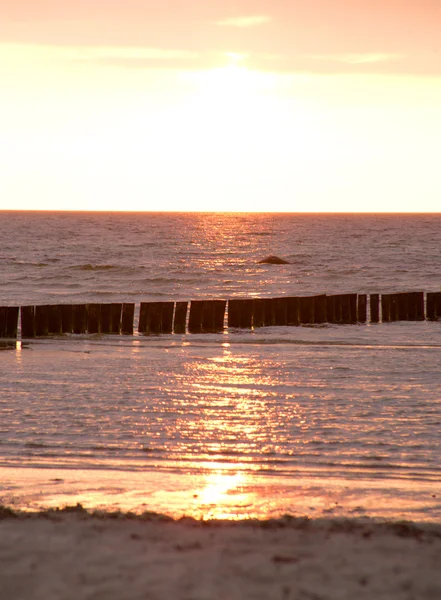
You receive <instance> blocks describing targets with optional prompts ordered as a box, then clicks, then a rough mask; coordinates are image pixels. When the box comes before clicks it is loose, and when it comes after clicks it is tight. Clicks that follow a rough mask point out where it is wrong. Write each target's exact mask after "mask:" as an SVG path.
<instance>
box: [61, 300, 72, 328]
mask: <svg viewBox="0 0 441 600" xmlns="http://www.w3.org/2000/svg"><path fill="white" fill-rule="evenodd" d="M73 313H74V310H73V306H72V305H71V304H63V305H62V306H61V332H62V333H72V332H73Z"/></svg>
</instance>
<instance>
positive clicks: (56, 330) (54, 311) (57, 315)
mask: <svg viewBox="0 0 441 600" xmlns="http://www.w3.org/2000/svg"><path fill="white" fill-rule="evenodd" d="M47 322H48V332H49V333H50V334H55V335H60V334H61V333H63V327H62V319H61V306H59V305H57V304H54V305H51V306H48V313H47Z"/></svg>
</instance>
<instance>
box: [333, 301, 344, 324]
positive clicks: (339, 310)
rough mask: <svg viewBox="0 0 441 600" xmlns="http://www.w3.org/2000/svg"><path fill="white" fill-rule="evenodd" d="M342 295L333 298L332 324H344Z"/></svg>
mask: <svg viewBox="0 0 441 600" xmlns="http://www.w3.org/2000/svg"><path fill="white" fill-rule="evenodd" d="M343 297H344V295H343V294H336V295H335V296H334V319H335V321H334V323H344V321H343Z"/></svg>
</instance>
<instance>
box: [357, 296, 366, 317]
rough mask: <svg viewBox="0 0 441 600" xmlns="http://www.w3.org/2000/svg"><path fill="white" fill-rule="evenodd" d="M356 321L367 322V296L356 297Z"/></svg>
mask: <svg viewBox="0 0 441 600" xmlns="http://www.w3.org/2000/svg"><path fill="white" fill-rule="evenodd" d="M357 321H358V322H359V323H366V321H367V294H358V296H357Z"/></svg>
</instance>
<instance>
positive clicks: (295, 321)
mask: <svg viewBox="0 0 441 600" xmlns="http://www.w3.org/2000/svg"><path fill="white" fill-rule="evenodd" d="M287 300H288V308H287V322H288V325H293V326H298V325H299V323H300V321H299V299H298V298H297V297H295V296H292V297H290V298H288V299H287Z"/></svg>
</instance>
